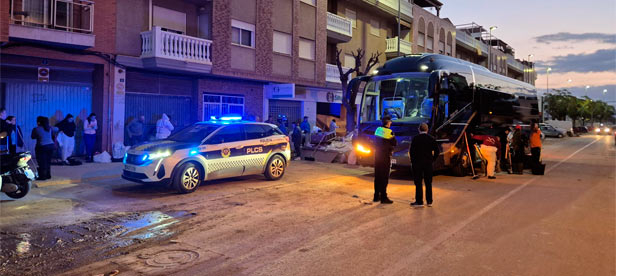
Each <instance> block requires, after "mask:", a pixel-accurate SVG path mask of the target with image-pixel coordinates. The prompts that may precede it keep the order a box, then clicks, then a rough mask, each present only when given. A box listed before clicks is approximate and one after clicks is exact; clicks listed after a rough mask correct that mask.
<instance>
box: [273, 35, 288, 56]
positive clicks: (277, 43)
mask: <svg viewBox="0 0 617 276" xmlns="http://www.w3.org/2000/svg"><path fill="white" fill-rule="evenodd" d="M272 40H273V41H272V51H274V52H276V53H281V54H286V55H291V35H290V34H286V33H281V32H277V31H274V33H273V35H272Z"/></svg>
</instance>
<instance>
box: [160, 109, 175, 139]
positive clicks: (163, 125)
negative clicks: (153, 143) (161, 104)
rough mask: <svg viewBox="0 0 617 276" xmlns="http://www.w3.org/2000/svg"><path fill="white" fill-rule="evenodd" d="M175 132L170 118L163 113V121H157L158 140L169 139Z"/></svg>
mask: <svg viewBox="0 0 617 276" xmlns="http://www.w3.org/2000/svg"><path fill="white" fill-rule="evenodd" d="M173 130H174V126H173V125H172V124H171V121H170V120H169V116H167V114H165V113H163V116H161V119H159V120H158V121H156V139H167V137H169V135H171V132H172V131H173Z"/></svg>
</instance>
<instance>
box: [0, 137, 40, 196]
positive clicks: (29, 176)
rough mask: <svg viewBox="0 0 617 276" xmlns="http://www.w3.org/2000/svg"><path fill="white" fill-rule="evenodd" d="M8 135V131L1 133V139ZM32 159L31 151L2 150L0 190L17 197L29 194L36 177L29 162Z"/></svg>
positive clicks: (0, 155) (0, 153)
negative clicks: (12, 152) (12, 151)
mask: <svg viewBox="0 0 617 276" xmlns="http://www.w3.org/2000/svg"><path fill="white" fill-rule="evenodd" d="M6 136H7V133H6V132H1V133H0V139H4V138H6ZM31 160H32V155H31V154H30V152H19V153H14V154H11V153H9V151H8V150H7V151H0V192H3V193H5V194H6V195H7V196H9V197H10V198H15V199H18V198H22V197H24V196H26V195H27V194H28V192H29V191H30V189H31V188H32V181H33V180H34V179H35V178H36V172H35V171H33V170H32V168H31V167H30V165H29V164H28V163H29V162H31ZM34 167H36V166H34Z"/></svg>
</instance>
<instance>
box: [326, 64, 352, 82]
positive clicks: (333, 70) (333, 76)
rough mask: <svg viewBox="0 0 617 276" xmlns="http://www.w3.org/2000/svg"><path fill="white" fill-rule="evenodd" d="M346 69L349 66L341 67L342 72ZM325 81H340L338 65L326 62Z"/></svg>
mask: <svg viewBox="0 0 617 276" xmlns="http://www.w3.org/2000/svg"><path fill="white" fill-rule="evenodd" d="M347 70H349V68H347V67H343V72H345V71H347ZM326 81H327V82H334V83H341V75H340V74H339V71H338V66H336V65H334V64H327V63H326Z"/></svg>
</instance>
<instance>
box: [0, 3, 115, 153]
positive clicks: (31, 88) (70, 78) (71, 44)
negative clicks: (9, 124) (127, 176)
mask: <svg viewBox="0 0 617 276" xmlns="http://www.w3.org/2000/svg"><path fill="white" fill-rule="evenodd" d="M0 13H1V14H2V16H0V46H1V49H0V52H1V55H0V106H2V107H5V108H6V109H7V112H8V115H13V116H16V117H17V121H18V124H19V125H20V126H21V128H22V130H23V131H24V133H25V134H26V135H25V136H26V137H24V138H25V144H26V148H27V149H28V150H33V149H34V146H35V142H34V141H32V140H31V139H30V137H29V135H28V134H29V133H30V130H31V129H32V128H34V127H35V126H36V117H37V116H47V117H50V119H51V122H52V124H53V123H55V122H57V121H59V120H61V119H63V117H64V116H65V115H66V114H69V113H70V114H73V115H74V116H75V117H76V118H77V123H78V132H77V144H76V151H77V152H83V143H82V139H81V135H82V132H81V131H80V129H83V124H82V122H83V121H84V120H85V119H86V117H87V116H88V115H89V114H90V113H92V112H94V113H96V115H97V119H98V124H99V130H98V133H99V135H98V141H97V144H98V148H99V149H100V148H109V147H110V144H111V139H110V138H109V137H111V136H110V135H111V133H112V131H113V127H114V122H113V121H112V118H113V100H114V98H113V95H112V93H111V91H112V89H113V88H112V85H113V75H114V68H115V66H114V62H113V54H114V53H115V43H116V37H115V29H116V1H114V0H108V1H99V2H96V4H95V3H94V1H89V0H45V1H44V0H40V1H35V0H29V1H26V0H0Z"/></svg>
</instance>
